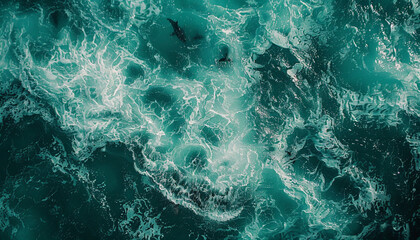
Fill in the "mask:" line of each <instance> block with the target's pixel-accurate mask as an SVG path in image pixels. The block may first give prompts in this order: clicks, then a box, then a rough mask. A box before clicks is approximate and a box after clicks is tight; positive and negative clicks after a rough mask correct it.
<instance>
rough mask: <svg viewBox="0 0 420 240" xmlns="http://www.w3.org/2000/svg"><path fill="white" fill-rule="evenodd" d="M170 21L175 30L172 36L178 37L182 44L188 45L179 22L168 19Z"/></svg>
mask: <svg viewBox="0 0 420 240" xmlns="http://www.w3.org/2000/svg"><path fill="white" fill-rule="evenodd" d="M167 19H168V21H169V22H170V23H171V25H172V28H173V29H174V32H173V33H172V34H171V36H174V35H175V36H176V37H177V38H178V39H179V40H181V42H183V43H186V42H187V37H186V36H185V32H184V30H183V29H182V28H181V27H180V26H179V25H178V21H174V20H172V19H170V18H167Z"/></svg>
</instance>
